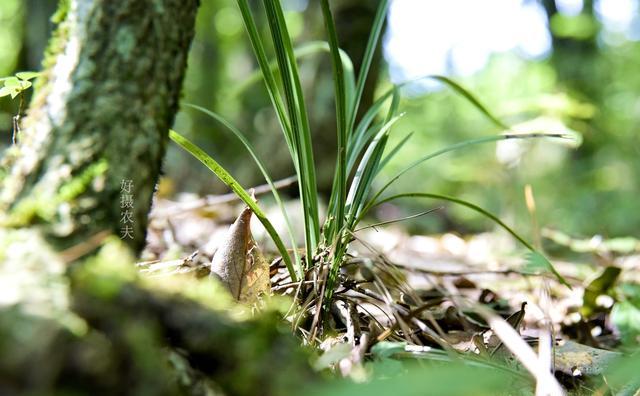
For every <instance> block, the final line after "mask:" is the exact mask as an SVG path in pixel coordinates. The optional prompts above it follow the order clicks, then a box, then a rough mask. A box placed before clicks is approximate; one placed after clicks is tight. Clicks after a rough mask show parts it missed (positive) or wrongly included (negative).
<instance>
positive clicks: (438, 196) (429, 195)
mask: <svg viewBox="0 0 640 396" xmlns="http://www.w3.org/2000/svg"><path fill="white" fill-rule="evenodd" d="M406 197H414V198H415V197H417V198H431V199H440V200H443V201H449V202H453V203H455V204H458V205H462V206H466V207H467V208H469V209H471V210H474V211H476V212H478V213H480V214H482V215H483V216H485V217H487V218H489V219H491V220H493V221H494V222H495V223H496V224H498V225H499V226H500V227H502V228H503V229H504V230H505V231H507V232H508V233H509V234H511V236H513V237H514V238H515V239H517V240H518V241H519V242H520V243H521V244H523V245H524V246H525V247H526V248H527V249H529V251H531V252H532V253H534V254H535V255H536V257H537V258H538V259H540V258H542V259H543V260H544V261H543V262H544V264H545V265H546V267H547V269H548V270H549V271H550V272H551V273H553V275H555V277H556V278H557V279H558V281H559V282H560V283H562V284H563V285H565V286H567V287H569V288H571V286H570V285H569V283H567V281H566V280H565V279H564V277H563V276H562V275H560V273H559V272H558V271H557V270H556V268H555V267H554V266H553V264H551V262H550V261H549V260H548V259H547V258H546V257H545V256H544V255H543V254H542V253H540V252H538V251H537V250H536V249H535V248H534V247H533V245H531V244H530V243H529V242H527V240H526V239H524V238H523V237H521V236H520V235H519V234H518V233H517V232H515V231H514V230H513V229H512V228H511V227H509V226H508V225H506V224H505V223H504V222H503V221H502V220H500V219H499V218H498V216H496V215H494V214H493V213H491V212H489V211H488V210H486V209H483V208H481V207H480V206H478V205H475V204H473V203H471V202H468V201H465V200H463V199H460V198H455V197H450V196H447V195H441V194H432V193H421V192H412V193H403V194H397V195H392V196H390V197H386V198H384V199H381V200H379V201H377V202H376V203H375V205H380V204H383V203H385V202H389V201H393V200H396V199H399V198H406ZM375 205H374V206H375Z"/></svg>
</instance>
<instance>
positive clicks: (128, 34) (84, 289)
mask: <svg viewBox="0 0 640 396" xmlns="http://www.w3.org/2000/svg"><path fill="white" fill-rule="evenodd" d="M197 5H198V0H118V1H116V0H69V1H62V3H61V10H60V11H59V12H58V14H57V16H56V17H57V18H58V19H59V22H60V24H59V27H58V30H57V32H56V33H55V36H54V37H53V39H52V40H51V42H50V48H49V50H48V53H47V55H46V56H45V65H44V71H43V74H42V76H41V77H40V79H39V81H38V83H37V89H36V92H35V95H34V99H33V100H32V103H31V106H30V108H29V110H28V115H27V117H26V118H25V120H24V123H23V126H22V131H21V133H20V137H19V143H18V145H16V146H15V147H12V148H11V149H10V150H9V153H8V154H7V155H6V156H5V158H4V159H3V162H4V164H3V165H4V166H5V168H4V171H3V172H2V173H0V181H1V182H2V184H1V186H2V187H1V188H0V225H2V227H0V394H2V395H4V394H43V395H49V394H92V395H122V394H131V395H150V394H153V395H178V394H194V395H199V394H212V393H216V394H217V393H218V392H217V391H218V390H220V389H222V390H223V392H224V394H235V395H254V394H264V395H276V394H287V392H288V391H289V390H290V389H292V388H293V387H294V386H299V385H300V384H301V383H304V382H305V381H306V380H307V379H309V378H313V373H312V372H311V370H310V368H309V366H308V364H307V363H308V356H307V355H306V354H305V353H304V352H302V351H301V350H300V349H299V348H298V341H297V340H295V338H294V337H293V336H292V335H291V334H289V333H288V332H286V331H284V332H283V331H282V329H281V328H280V326H281V325H282V323H280V322H281V321H280V315H278V314H273V313H272V314H270V315H269V314H266V315H264V316H262V317H260V318H257V319H255V320H249V321H237V320H232V319H231V318H229V317H228V315H225V314H223V313H221V312H219V311H214V310H212V309H210V308H208V307H205V306H203V305H202V304H200V303H199V302H200V301H201V299H200V298H199V295H198V296H196V297H194V296H193V295H189V296H186V294H188V293H187V292H188V291H189V290H192V291H193V290H197V289H198V288H199V287H205V288H206V287H211V288H210V289H207V290H208V293H207V294H206V296H207V298H208V297H209V293H211V294H213V292H215V290H216V289H215V287H213V286H214V285H210V284H203V283H198V281H197V280H196V279H182V280H178V279H172V281H175V282H173V283H172V282H168V283H167V284H164V286H163V285H162V284H161V282H160V281H156V282H151V281H149V282H144V281H140V279H139V278H138V277H137V273H136V271H137V270H136V269H135V268H134V266H133V263H132V261H133V257H135V254H137V253H138V252H139V250H140V249H141V248H142V247H143V244H144V236H145V235H144V234H145V227H146V220H147V213H148V211H149V207H150V205H151V199H152V194H153V191H154V186H155V183H156V181H157V178H158V175H159V173H160V166H161V161H162V157H163V155H164V151H165V146H166V141H167V131H168V129H169V127H170V126H171V123H172V121H173V117H174V115H175V112H176V110H177V107H178V99H179V93H180V87H181V84H182V78H183V74H184V71H185V67H186V59H187V53H188V50H189V44H190V42H191V39H192V37H193V29H194V19H195V14H196V10H197ZM129 180H130V181H131V185H132V186H131V191H130V192H125V191H123V189H127V186H126V185H123V181H129ZM123 187H124V188H123ZM125 194H127V195H130V197H126V198H123V196H124V195H125ZM129 199H130V200H131V201H132V203H133V205H132V207H130V208H129V207H126V206H125V207H123V204H122V203H123V202H124V201H125V200H129ZM127 209H129V210H130V212H131V220H132V221H131V224H130V225H131V226H132V227H133V229H132V231H131V234H132V238H130V239H129V238H124V239H123V241H124V242H125V244H122V243H120V242H119V241H118V239H117V238H110V239H106V240H105V238H99V239H100V241H96V238H93V236H95V235H98V236H99V235H105V234H115V235H117V236H118V237H120V236H122V235H121V231H122V230H121V227H122V226H123V221H122V217H123V212H124V211H125V210H127ZM103 241H104V243H102V242H103ZM101 245H102V248H101V249H100V250H99V252H98V253H97V254H93V251H94V250H96V249H95V248H97V247H98V246H101ZM83 246H84V247H83ZM70 251H75V253H74V254H70V253H69V252H70ZM89 253H92V254H89ZM70 257H72V258H73V259H70ZM71 262H73V265H72V264H70V263H71ZM187 281H190V282H191V283H188V282H187ZM181 282H187V283H186V284H188V285H189V286H185V287H183V288H178V289H177V290H176V289H175V288H172V287H174V286H175V284H179V285H184V284H183V283H181ZM181 293H182V295H180V294H181ZM210 298H211V299H212V300H213V301H215V298H216V297H215V295H211V296H210Z"/></svg>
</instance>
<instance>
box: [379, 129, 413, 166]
mask: <svg viewBox="0 0 640 396" xmlns="http://www.w3.org/2000/svg"><path fill="white" fill-rule="evenodd" d="M411 136H413V132H409V133H407V135H406V136H405V137H403V138H402V140H400V141H399V142H398V144H396V145H395V146H394V147H393V148H392V149H391V151H389V154H387V155H386V156H385V157H384V158H383V159H382V161H381V162H380V166H379V167H378V173H379V172H380V171H381V170H382V169H384V168H385V166H387V164H388V163H389V161H391V160H392V159H393V157H395V156H396V154H398V152H399V151H400V150H402V147H404V145H405V144H407V142H408V141H409V139H411Z"/></svg>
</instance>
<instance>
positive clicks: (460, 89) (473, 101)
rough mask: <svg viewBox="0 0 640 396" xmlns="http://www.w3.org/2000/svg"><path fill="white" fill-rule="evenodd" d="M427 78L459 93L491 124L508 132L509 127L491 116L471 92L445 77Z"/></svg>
mask: <svg viewBox="0 0 640 396" xmlns="http://www.w3.org/2000/svg"><path fill="white" fill-rule="evenodd" d="M429 78H431V79H433V80H437V81H440V82H441V83H443V84H445V85H447V86H448V87H449V88H451V89H453V90H454V91H456V92H457V93H459V94H460V95H462V96H463V97H464V98H465V99H467V100H468V101H469V102H470V103H471V104H472V105H473V106H474V107H475V108H476V109H478V110H479V111H480V112H481V113H482V114H484V115H485V116H486V117H487V118H488V119H489V120H491V122H493V123H494V124H495V125H496V126H497V127H499V128H502V129H505V130H509V129H510V127H509V126H508V125H507V124H505V123H504V122H502V121H500V119H499V118H498V117H496V116H495V115H493V113H491V112H490V111H489V109H487V108H486V107H485V106H484V105H483V104H482V103H480V100H478V98H476V97H475V96H474V95H473V94H472V93H471V92H469V91H468V90H466V89H465V88H463V87H462V86H461V85H460V84H458V83H457V82H455V81H453V80H452V79H450V78H448V77H445V76H438V75H433V76H429Z"/></svg>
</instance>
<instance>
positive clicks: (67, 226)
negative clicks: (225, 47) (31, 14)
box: [0, 0, 198, 252]
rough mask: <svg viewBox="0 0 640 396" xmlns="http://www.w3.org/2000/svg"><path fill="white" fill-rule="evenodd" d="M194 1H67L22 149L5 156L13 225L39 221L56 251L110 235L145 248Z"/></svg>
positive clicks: (3, 196)
mask: <svg viewBox="0 0 640 396" xmlns="http://www.w3.org/2000/svg"><path fill="white" fill-rule="evenodd" d="M197 6H198V0H143V1H141V0H119V1H111V0H69V1H62V2H61V6H60V10H59V11H58V13H57V15H56V16H55V18H57V19H58V20H59V22H60V24H59V27H58V29H57V31H56V33H55V36H54V37H53V38H52V40H51V42H50V45H49V49H48V51H47V54H46V56H45V61H44V71H43V72H42V75H41V77H40V79H39V81H38V83H37V84H36V86H37V89H36V93H35V95H34V98H33V100H32V102H31V105H30V107H29V110H28V114H27V117H26V118H25V119H24V122H23V125H22V130H21V133H20V135H19V144H18V145H17V147H14V148H13V149H12V150H10V152H9V154H8V155H7V157H6V158H5V164H4V165H5V166H7V167H10V170H9V172H8V173H7V174H5V176H4V180H3V183H2V185H3V187H2V190H1V192H0V213H4V216H3V219H2V221H3V222H4V223H5V225H8V226H13V227H25V226H33V225H39V227H40V228H41V229H42V231H43V234H44V235H45V237H46V238H47V239H48V240H49V242H50V243H51V244H52V245H53V246H55V247H56V248H57V249H66V248H69V247H72V246H75V245H78V244H79V243H82V242H83V241H85V240H86V239H87V238H88V237H91V236H92V235H97V234H99V233H103V232H104V231H107V232H109V233H112V234H118V235H120V236H121V237H123V239H124V240H125V241H126V242H127V243H128V245H129V246H130V247H131V249H132V251H134V252H138V251H139V250H140V249H141V248H142V247H143V244H144V240H145V228H146V224H147V213H148V212H149V208H150V205H151V199H152V195H153V192H154V187H155V184H156V181H157V179H158V175H159V173H160V166H161V162H162V158H163V155H164V152H165V146H166V141H167V132H168V129H169V127H170V126H171V124H172V122H173V118H174V115H175V113H176V111H177V109H178V99H179V95H180V88H181V85H182V79H183V75H184V71H185V68H186V60H187V54H188V51H189V45H190V43H191V40H192V38H193V34H194V21H195V15H196V11H197ZM126 181H131V183H130V185H131V191H130V192H127V191H123V188H122V187H128V184H129V182H126ZM123 182H124V183H125V184H127V186H123ZM129 198H131V201H132V202H131V201H130V200H129ZM129 206H130V207H129ZM127 211H128V213H126V215H125V212H127ZM123 216H127V217H128V218H127V219H123ZM123 220H124V221H123ZM127 227H128V228H127ZM125 231H126V232H125Z"/></svg>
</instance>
